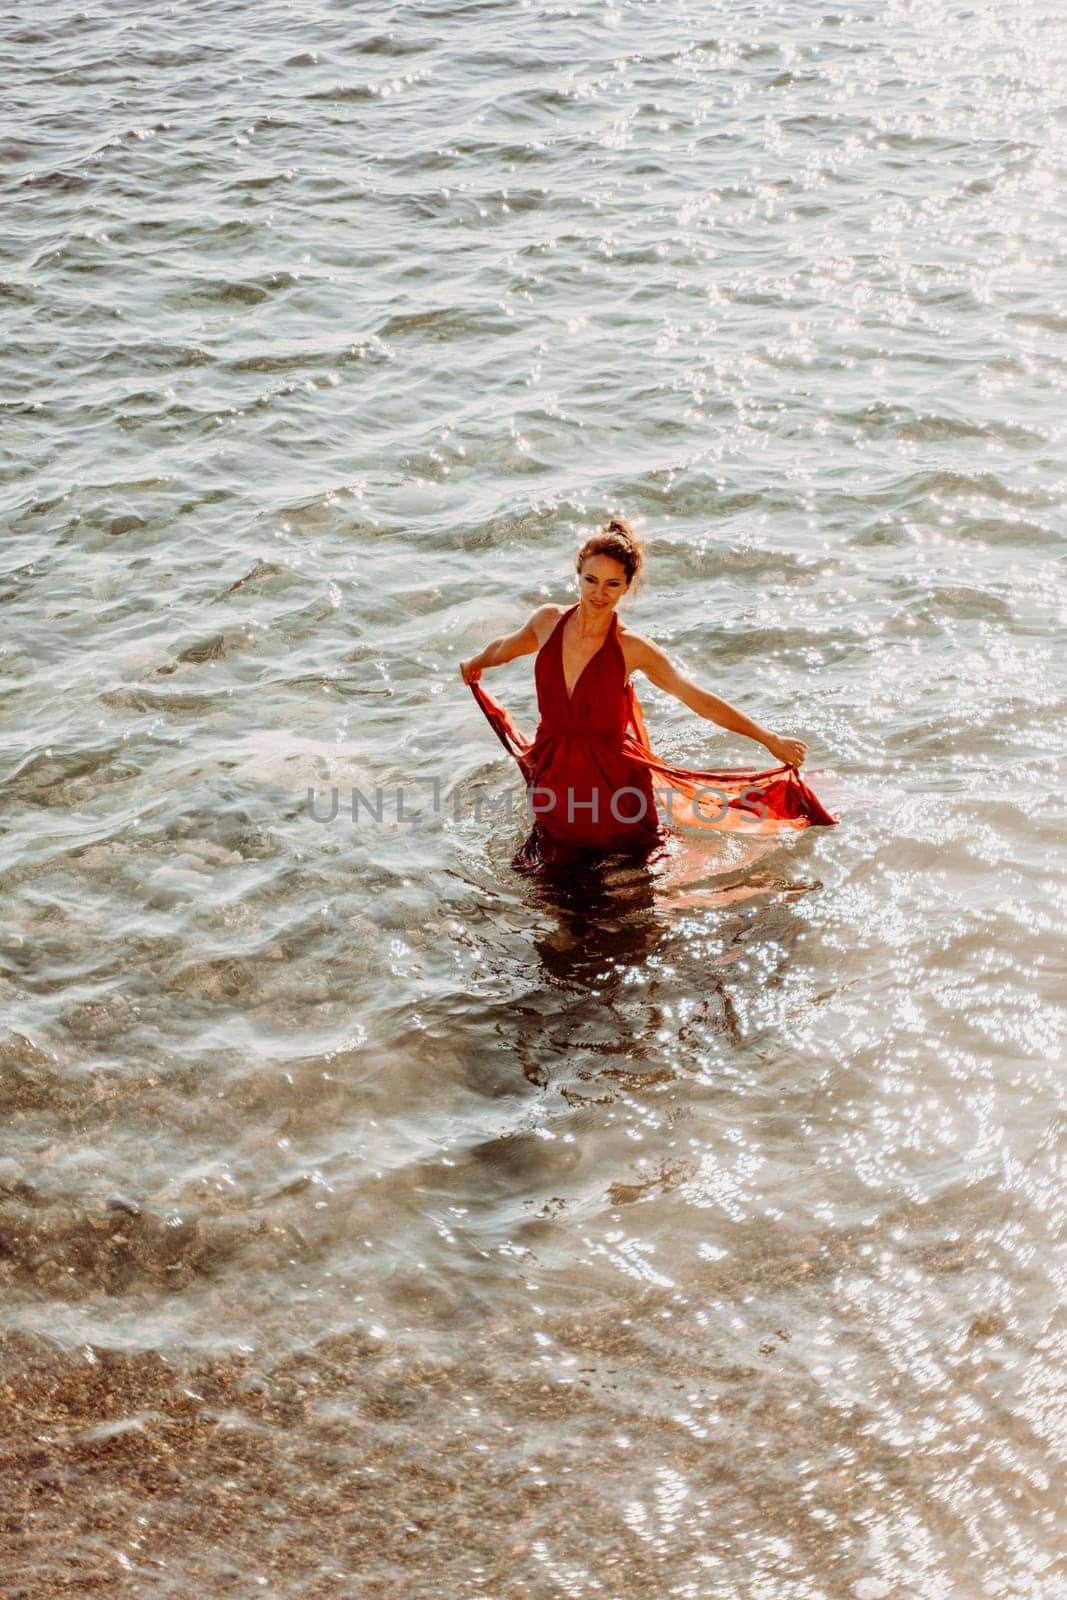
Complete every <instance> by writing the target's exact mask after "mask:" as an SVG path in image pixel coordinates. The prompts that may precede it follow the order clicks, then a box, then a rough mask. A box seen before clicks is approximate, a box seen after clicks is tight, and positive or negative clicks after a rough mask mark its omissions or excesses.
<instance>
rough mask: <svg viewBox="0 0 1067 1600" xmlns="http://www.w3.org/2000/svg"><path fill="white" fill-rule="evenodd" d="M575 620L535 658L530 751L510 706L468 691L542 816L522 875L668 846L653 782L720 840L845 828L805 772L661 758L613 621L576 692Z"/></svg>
mask: <svg viewBox="0 0 1067 1600" xmlns="http://www.w3.org/2000/svg"><path fill="white" fill-rule="evenodd" d="M576 610H577V604H575V605H573V606H571V607H570V609H569V610H567V611H565V612H564V613H563V615H562V616H561V617H560V619H559V621H558V622H557V623H556V626H555V628H553V630H552V633H551V634H550V636H549V638H548V639H547V640H546V641H545V643H544V644H543V645H542V647H541V649H540V650H539V651H538V652H537V659H536V663H535V666H534V679H535V682H536V684H537V707H538V711H539V712H540V722H539V723H538V727H537V734H536V737H535V738H534V740H533V743H532V744H531V742H530V740H529V739H527V738H526V736H525V734H522V733H520V732H519V730H518V729H517V728H516V727H515V725H514V723H513V722H512V721H511V718H510V717H509V716H508V714H507V712H506V711H505V710H504V708H503V706H501V705H498V704H497V702H496V701H495V700H494V699H493V698H492V697H491V696H490V695H488V694H487V693H486V692H485V690H484V689H483V688H482V687H481V685H480V684H479V683H478V681H477V680H476V679H475V680H472V682H471V685H470V688H471V691H472V693H473V694H474V698H475V699H476V700H477V702H478V704H479V705H480V706H481V708H482V710H483V711H484V712H485V714H486V716H487V717H488V719H489V722H490V725H491V726H492V728H493V731H494V732H495V733H496V735H497V737H498V738H499V739H500V742H501V743H502V744H503V746H504V748H505V750H507V751H508V752H509V754H510V755H512V756H514V757H515V760H516V761H517V762H518V764H519V768H520V770H521V772H522V775H523V777H524V778H525V779H526V784H527V789H528V791H529V801H530V807H531V810H532V811H533V812H534V814H535V816H536V820H535V822H534V825H533V830H532V832H531V833H530V836H529V838H528V839H527V840H526V843H525V844H524V845H523V847H522V849H521V850H520V851H519V852H518V853H517V855H516V856H515V857H514V859H513V861H512V866H513V867H515V868H516V869H517V870H518V871H520V872H530V871H533V870H535V869H536V868H537V867H538V866H540V865H542V864H552V863H568V862H575V861H580V860H582V859H584V858H587V857H588V855H589V852H591V851H593V852H598V853H601V852H602V853H609V854H613V853H615V852H617V851H618V852H624V853H625V854H627V855H634V856H638V857H642V856H647V855H648V853H649V852H650V851H651V850H652V849H654V848H655V847H656V846H657V845H660V844H662V843H663V842H664V840H665V839H666V834H665V832H664V830H663V828H662V827H661V826H660V823H659V819H658V815H657V811H656V804H655V795H654V791H653V786H652V779H653V777H654V776H655V777H657V778H658V779H659V780H660V783H659V784H657V789H658V790H660V791H661V795H662V799H663V803H664V804H665V805H667V804H668V797H667V794H666V793H664V792H663V791H667V790H669V791H670V801H669V806H670V814H671V815H672V816H673V817H675V818H677V819H678V820H679V821H682V822H687V823H696V824H699V825H700V826H702V827H709V828H715V829H717V830H718V831H720V832H722V831H729V832H735V833H738V832H739V833H752V834H774V833H791V832H795V831H796V830H797V829H799V828H806V827H808V826H810V825H811V824H812V823H818V824H823V825H829V824H832V823H833V822H834V821H835V819H834V818H833V817H832V816H831V815H830V813H829V812H828V811H826V810H824V808H823V807H822V806H821V805H820V803H819V801H818V800H817V799H816V797H815V795H814V794H812V792H811V790H810V789H809V788H808V787H807V785H806V784H804V783H802V782H801V781H800V778H799V776H798V774H797V771H796V768H795V767H785V766H782V767H770V768H768V769H766V770H764V771H757V770H755V769H754V768H748V767H745V768H734V769H733V770H732V771H730V772H696V771H693V770H692V769H690V768H688V767H672V766H668V765H667V763H666V762H664V761H661V760H660V759H659V757H658V756H655V755H653V753H652V751H651V750H650V748H649V744H648V735H647V733H646V732H645V721H644V717H643V716H642V714H641V706H640V704H639V702H638V699H637V695H636V694H635V693H634V688H633V684H631V683H628V682H627V681H626V662H625V660H624V658H623V653H622V646H621V645H620V644H619V640H618V618H617V616H616V614H615V613H614V612H612V615H611V626H610V628H609V629H608V634H607V638H606V639H605V641H604V643H603V644H602V645H601V647H600V649H599V650H598V651H597V653H596V655H594V656H593V657H591V659H590V660H589V661H587V662H586V664H585V666H584V667H583V668H582V670H581V672H580V673H579V674H578V680H577V682H576V683H575V685H574V693H573V694H572V695H570V696H568V694H567V686H566V682H565V680H564V676H563V624H564V623H565V622H566V620H567V618H568V617H569V616H570V615H571V612H572V611H576Z"/></svg>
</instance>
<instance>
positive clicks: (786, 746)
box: [632, 635, 808, 767]
mask: <svg viewBox="0 0 1067 1600" xmlns="http://www.w3.org/2000/svg"><path fill="white" fill-rule="evenodd" d="M632 638H633V642H634V644H635V645H637V646H638V649H637V651H636V652H635V658H634V663H633V664H634V667H635V669H636V668H640V670H641V671H642V672H643V673H644V674H645V676H646V677H648V678H650V679H651V681H652V682H653V683H654V684H655V685H656V688H657V689H663V690H664V691H665V692H666V693H667V694H673V695H674V697H675V699H676V700H680V701H681V702H682V704H683V705H686V706H688V707H689V709H690V710H691V711H695V712H696V714H697V716H699V717H706V718H707V719H708V721H709V722H716V723H718V725H719V727H720V728H726V729H727V730H728V731H729V732H730V733H743V734H744V735H745V736H746V737H747V738H749V739H756V740H757V741H758V742H759V743H760V744H762V745H766V747H767V749H768V750H769V751H770V753H771V755H772V756H774V758H775V760H776V761H783V762H785V763H786V764H787V765H788V766H791V767H799V766H800V764H801V762H802V761H803V760H804V757H805V755H806V753H807V748H808V747H807V745H806V744H805V742H804V740H803V739H793V738H791V737H789V736H788V735H786V734H780V733H771V732H769V730H768V729H766V728H763V727H761V726H760V724H759V723H758V722H753V720H752V718H751V717H746V716H745V713H744V712H743V711H739V710H738V709H737V707H736V706H732V705H730V704H729V702H728V701H726V700H720V699H719V697H718V695H716V694H711V693H709V691H708V690H707V689H702V688H701V687H700V685H699V684H696V683H694V682H693V680H692V678H687V677H686V675H685V673H684V672H679V670H678V668H677V667H676V666H675V665H674V663H673V661H671V660H670V659H669V657H667V656H665V655H664V653H663V651H662V650H661V649H660V648H659V646H658V645H655V644H653V643H652V641H651V639H642V638H641V637H640V636H639V635H632Z"/></svg>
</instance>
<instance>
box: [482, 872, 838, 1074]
mask: <svg viewBox="0 0 1067 1600" xmlns="http://www.w3.org/2000/svg"><path fill="white" fill-rule="evenodd" d="M760 843H761V846H762V848H761V850H760V851H759V853H758V855H757V856H755V857H754V858H753V859H752V860H750V861H748V862H747V863H745V864H744V865H743V866H742V867H741V868H740V869H739V868H738V864H737V863H736V862H734V863H733V864H732V865H731V866H730V867H729V868H725V867H724V865H723V863H722V862H719V863H718V865H717V867H716V865H715V864H714V863H710V862H709V858H708V856H707V854H706V853H705V852H698V853H687V852H686V851H685V849H684V848H680V849H676V850H675V852H674V853H673V854H663V855H659V856H657V857H653V858H650V859H649V860H647V861H632V860H627V859H626V858H625V857H619V856H615V857H611V856H607V857H604V856H602V857H596V856H591V857H590V859H589V861H588V862H587V863H586V862H583V863H582V864H581V865H580V866H568V867H548V866H544V867H541V868H539V869H538V871H537V872H536V874H534V875H533V876H532V877H531V878H530V880H529V898H530V901H531V902H532V904H533V906H534V907H536V908H537V910H538V911H539V912H540V913H541V916H540V918H539V927H538V929H537V931H536V933H535V934H534V948H535V950H536V952H537V956H538V960H539V963H540V975H541V978H542V980H543V985H544V986H543V988H541V989H540V990H534V991H532V992H531V993H529V994H528V995H527V996H526V997H525V998H524V1002H523V1004H521V1005H520V1006H518V1007H516V1008H515V1010H514V1012H513V1015H512V1023H511V1027H510V1028H509V1030H508V1031H509V1032H511V1034H512V1044H513V1047H514V1049H515V1052H516V1054H517V1056H518V1058H519V1060H520V1062H521V1064H522V1069H523V1073H524V1075H525V1077H526V1078H527V1079H528V1081H530V1082H532V1083H536V1084H538V1085H540V1086H542V1087H543V1086H545V1085H546V1084H547V1083H548V1081H549V1078H550V1076H552V1075H553V1069H554V1067H556V1066H564V1065H568V1064H571V1065H572V1064H573V1062H574V1061H575V1059H576V1058H580V1057H586V1058H587V1059H589V1058H592V1060H593V1061H596V1062H598V1063H599V1068H598V1070H599V1072H601V1073H607V1074H608V1075H610V1076H615V1077H626V1078H630V1077H637V1076H639V1077H640V1078H641V1079H642V1080H643V1081H648V1080H649V1075H650V1074H651V1076H652V1078H654V1079H658V1078H660V1077H677V1076H691V1074H689V1073H686V1072H684V1071H681V1072H680V1071H679V1068H678V1064H677V1061H675V1062H674V1064H671V1062H670V1060H669V1059H668V1058H669V1057H670V1056H673V1055H674V1054H675V1052H672V1051H670V1047H669V1045H667V1044H666V1043H665V1041H664V1039H663V1036H662V1035H663V1028H664V1026H666V1025H668V1021H669V1016H670V1014H671V1013H674V1012H675V1005H674V1004H673V1003H672V1002H677V1001H678V1000H679V999H680V998H682V994H683V991H686V990H687V988H688V987H690V986H687V985H686V983H685V980H684V979H681V980H675V981H674V982H673V983H672V981H671V978H670V976H669V975H667V974H666V973H659V972H652V973H651V974H650V973H649V972H648V971H647V968H648V963H649V961H650V958H651V957H652V956H653V955H654V954H655V953H656V952H657V950H658V949H659V948H660V946H661V945H662V943H663V941H664V939H665V938H666V937H667V935H668V934H671V933H672V932H674V933H677V931H678V930H677V927H676V921H677V916H678V914H679V913H680V912H683V911H699V910H704V911H707V910H718V909H723V910H725V909H726V908H728V907H731V906H734V905H736V904H738V903H739V902H742V901H745V900H752V899H756V898H762V897H765V896H766V895H767V894H768V893H770V894H772V895H773V894H775V891H781V890H786V891H788V892H789V896H790V898H792V897H793V896H794V894H795V893H797V892H800V893H803V892H805V891H806V890H807V889H808V888H810V887H813V886H812V885H810V884H798V883H795V882H790V880H789V879H788V878H787V877H785V876H784V875H783V874H782V873H781V872H774V871H770V870H768V869H767V868H766V867H757V866H756V865H755V861H756V860H758V859H759V857H761V856H762V855H765V854H767V853H768V847H767V845H766V842H765V841H760ZM739 870H740V871H741V873H742V876H741V877H740V879H738V876H737V874H738V871H739ZM709 877H710V879H711V881H710V882H709V881H708V880H709ZM727 877H729V879H730V880H731V881H728V882H727V881H724V879H725V878H727ZM701 880H702V881H701ZM716 880H717V881H716ZM546 913H547V915H546ZM730 959H732V956H731V957H728V958H727V960H730ZM723 964H724V965H725V963H723ZM699 988H700V993H699V995H694V996H691V998H694V999H695V1000H696V1001H697V1003H698V1005H699V1007H700V1010H701V1011H702V1013H703V1014H704V1015H705V1016H707V1015H708V1014H709V1012H714V1013H715V1015H716V1016H717V1017H718V1018H719V1023H718V1026H719V1027H720V1028H721V1029H722V1030H723V1031H725V1032H726V1034H727V1035H730V1034H733V1033H735V1032H736V1026H737V1025H736V1013H735V1010H734V1006H733V1002H732V999H731V997H730V992H729V989H730V986H729V985H728V984H727V982H726V981H725V978H724V975H723V973H722V972H720V971H719V970H717V969H716V966H715V965H714V964H713V963H712V962H710V961H709V960H708V958H707V956H706V955H705V956H703V957H702V958H701V962H700V981H699ZM677 1026H678V1025H677V1020H676V1019H675V1020H674V1021H673V1022H671V1023H670V1028H671V1031H677ZM606 1058H607V1059H606ZM611 1060H614V1061H615V1062H616V1063H618V1064H617V1065H616V1066H614V1067H612V1066H611V1065H610V1061H611ZM580 1076H583V1077H585V1076H588V1073H587V1072H586V1071H582V1072H580Z"/></svg>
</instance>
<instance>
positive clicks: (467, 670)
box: [459, 656, 482, 683]
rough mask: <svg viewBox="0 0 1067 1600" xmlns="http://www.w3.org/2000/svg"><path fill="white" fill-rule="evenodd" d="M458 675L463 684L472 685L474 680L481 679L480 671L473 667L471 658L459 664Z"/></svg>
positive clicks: (478, 668) (479, 668) (472, 658)
mask: <svg viewBox="0 0 1067 1600" xmlns="http://www.w3.org/2000/svg"><path fill="white" fill-rule="evenodd" d="M459 675H460V677H461V678H462V679H463V682H464V683H474V682H475V681H476V679H478V678H480V677H481V675H482V669H481V667H476V666H475V665H474V657H473V656H471V658H470V660H469V661H461V662H460V664H459Z"/></svg>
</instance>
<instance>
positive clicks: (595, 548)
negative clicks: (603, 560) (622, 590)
mask: <svg viewBox="0 0 1067 1600" xmlns="http://www.w3.org/2000/svg"><path fill="white" fill-rule="evenodd" d="M590 556H610V557H611V558H612V560H613V561H617V562H618V563H619V564H620V566H622V567H624V568H625V569H626V579H627V583H628V584H629V585H632V584H633V583H634V581H635V579H636V578H637V577H638V575H639V574H640V571H641V567H642V565H643V563H644V559H645V549H644V545H643V544H642V542H641V540H640V539H636V538H635V537H634V532H633V529H632V528H631V527H630V524H629V523H628V522H627V520H626V518H625V517H612V519H611V521H610V522H608V523H605V525H604V527H603V528H602V529H601V530H600V532H599V533H594V534H593V537H592V538H591V539H587V540H586V541H585V543H584V544H583V545H582V548H581V549H580V550H579V552H578V556H577V559H576V560H575V563H574V566H575V571H576V572H577V573H578V576H579V577H581V574H582V563H583V562H584V561H587V560H588V558H589V557H590Z"/></svg>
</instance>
